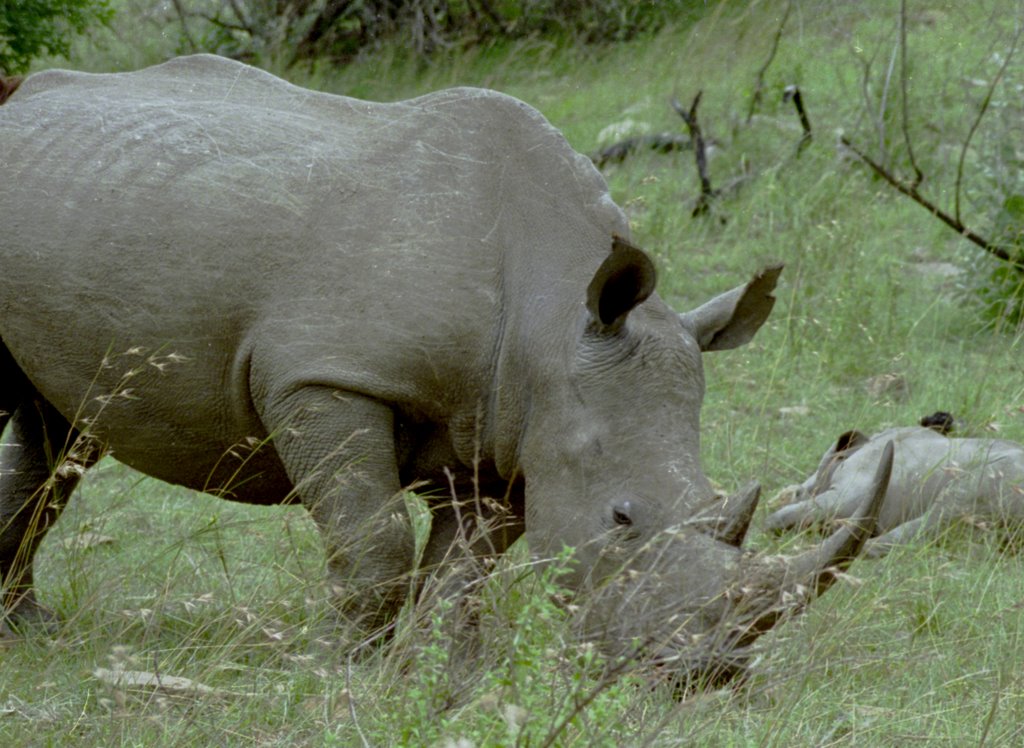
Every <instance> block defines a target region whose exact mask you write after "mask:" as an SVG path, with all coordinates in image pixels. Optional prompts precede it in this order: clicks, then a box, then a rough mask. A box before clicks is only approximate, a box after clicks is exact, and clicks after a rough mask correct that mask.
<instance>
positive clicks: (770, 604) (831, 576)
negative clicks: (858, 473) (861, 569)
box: [730, 442, 893, 648]
mask: <svg viewBox="0 0 1024 748" xmlns="http://www.w3.org/2000/svg"><path fill="white" fill-rule="evenodd" d="M892 460H893V445H892V442H889V443H887V444H886V445H885V448H884V449H883V451H882V459H881V461H880V462H879V464H878V469H877V470H876V471H875V477H874V480H873V481H872V483H871V487H870V489H869V493H870V497H869V498H868V499H867V500H866V502H865V504H864V505H863V506H862V508H861V510H860V512H858V513H857V515H856V516H854V517H852V518H851V519H849V520H847V521H846V522H845V523H844V526H843V527H841V528H840V529H838V530H837V531H836V532H835V533H833V534H832V535H831V536H830V537H828V538H827V539H826V540H825V541H824V542H822V543H821V545H819V546H818V547H816V548H813V549H811V550H809V551H805V552H804V553H801V554H799V555H797V556H794V557H791V558H779V557H774V558H767V559H765V558H761V559H754V560H753V562H752V563H753V566H754V568H752V569H750V570H749V573H750V576H751V577H752V578H753V579H754V580H756V581H755V582H754V585H753V590H752V592H753V593H754V594H751V593H750V592H748V593H747V594H745V595H744V598H745V600H744V604H743V605H742V606H741V607H742V609H745V610H747V611H752V613H751V614H748V615H745V616H743V618H744V619H745V620H744V622H743V623H741V624H740V625H739V626H737V627H736V629H735V630H734V636H733V637H730V638H731V640H732V642H733V644H732V646H734V647H737V648H740V647H744V646H746V645H748V644H750V643H751V642H752V641H754V640H755V639H756V638H757V637H759V636H760V635H761V634H763V633H765V632H766V631H768V630H769V629H771V628H772V626H774V625H775V624H776V623H778V621H779V620H781V619H782V618H784V617H788V616H791V615H793V614H795V613H797V612H799V611H800V610H801V609H802V608H803V607H804V605H805V604H806V603H807V602H808V601H809V600H811V599H813V598H815V597H817V596H818V595H821V594H822V593H823V592H825V590H827V589H828V588H829V586H831V584H832V583H833V582H834V581H835V580H836V579H837V577H838V575H839V573H840V572H842V571H843V570H844V569H846V568H847V567H848V566H849V565H850V564H851V563H852V562H853V560H854V559H855V558H856V557H857V554H858V553H860V550H861V548H862V547H863V546H864V543H865V542H866V541H867V539H868V538H870V537H871V535H872V534H873V532H874V530H875V523H876V522H877V520H878V512H879V510H880V509H881V507H882V501H883V500H884V499H885V492H886V489H887V488H888V485H889V476H890V475H891V474H892ZM765 593H767V594H765ZM773 597H774V598H775V599H774V600H773V599H772V598H773Z"/></svg>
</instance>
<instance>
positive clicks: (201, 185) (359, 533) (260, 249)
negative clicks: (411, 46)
mask: <svg viewBox="0 0 1024 748" xmlns="http://www.w3.org/2000/svg"><path fill="white" fill-rule="evenodd" d="M0 148H2V151H0V252H2V262H3V272H2V274H0V341H2V345H0V378H2V381H3V383H4V386H3V388H2V392H0V410H2V411H5V412H6V415H4V416H2V417H0V418H2V420H0V427H2V426H3V425H4V424H5V423H6V422H7V420H8V418H9V420H10V428H9V429H8V437H7V438H8V440H9V441H10V442H11V445H12V446H10V447H7V448H5V449H4V451H3V456H2V463H0V466H2V469H3V472H4V474H3V476H2V478H0V480H2V483H0V518H2V519H3V521H4V523H3V525H2V526H0V527H2V534H0V573H2V574H3V575H4V577H5V579H6V590H7V592H6V603H5V604H6V609H7V613H8V616H9V617H10V618H11V619H12V620H18V619H19V618H20V619H28V618H31V617H33V616H36V615H40V616H41V615H43V613H44V611H43V609H42V608H41V606H40V605H39V604H38V603H37V601H36V600H35V597H34V595H33V593H32V556H33V555H34V553H35V549H36V546H37V545H38V542H39V540H40V539H41V537H42V535H43V534H44V533H45V530H46V528H47V527H49V526H50V524H52V522H53V521H54V520H55V519H56V517H57V515H58V514H59V511H60V508H61V507H62V506H63V503H64V501H65V500H66V498H67V496H68V495H69V493H70V492H71V491H72V489H73V488H74V486H75V484H76V482H77V481H78V478H79V475H80V473H81V472H82V471H83V470H84V468H87V467H88V466H89V465H90V464H92V462H93V461H95V459H96V458H97V456H98V455H99V454H100V453H101V451H102V450H110V451H111V452H112V454H113V455H114V456H115V457H116V458H117V459H118V460H120V461H122V462H124V463H126V464H128V465H130V466H132V467H134V468H136V469H138V470H140V471H142V472H144V473H147V474H149V475H152V476H155V477H157V478H160V479H162V480H165V481H169V482H172V483H177V484H181V485H183V486H187V487H189V488H193V489H196V490H201V491H207V492H210V493H213V494H217V495H220V496H223V497H225V498H229V499H234V500H238V501H245V502H251V503H257V504H267V503H274V502H281V501H301V503H302V504H303V505H305V506H306V507H307V508H308V509H309V511H310V512H311V513H312V515H313V517H314V519H315V520H316V523H317V525H318V527H319V528H320V530H321V533H322V535H323V538H324V543H325V546H326V549H327V552H328V568H329V573H330V576H331V581H332V585H333V591H334V593H335V595H336V597H337V605H338V608H339V610H340V611H341V613H342V614H343V615H344V616H345V617H347V618H348V619H349V620H350V621H351V622H352V624H353V625H355V626H358V627H360V628H361V629H362V630H369V629H372V628H373V627H375V626H379V625H383V624H386V623H387V622H389V621H391V620H392V619H393V617H394V615H395V613H396V610H397V608H398V606H399V605H400V603H401V601H402V600H403V598H404V596H405V595H406V593H407V591H408V589H409V580H410V575H412V574H414V572H415V567H416V562H415V559H414V553H413V548H414V544H413V536H412V531H411V528H410V523H409V519H408V517H407V515H406V512H405V509H404V507H403V506H402V504H401V501H400V499H398V498H397V497H399V496H400V489H401V488H402V487H403V486H405V485H409V484H410V483H412V482H413V481H427V482H428V483H429V485H430V486H431V487H432V488H433V489H435V490H434V491H433V492H432V493H430V492H428V495H430V496H433V497H434V501H435V504H434V507H433V528H432V531H431V535H430V538H429V541H428V543H427V547H426V550H425V552H424V557H423V560H422V564H421V570H425V571H426V572H429V571H430V570H432V569H435V568H436V567H438V565H440V564H441V562H442V560H443V559H445V558H446V557H448V556H447V554H448V553H449V551H450V549H451V547H452V541H453V539H454V538H456V537H457V536H458V534H459V517H461V518H462V519H463V520H465V521H467V522H468V521H469V520H470V519H471V515H472V514H473V512H474V511H475V510H477V509H481V510H484V513H485V514H486V513H487V512H486V510H485V509H484V507H485V505H483V504H476V503H473V502H470V503H469V504H466V505H463V507H462V509H461V511H460V512H459V513H456V512H455V511H453V509H452V507H451V505H450V500H449V499H446V498H445V497H446V496H447V494H448V490H447V489H448V479H447V477H446V475H445V472H444V471H445V469H446V468H447V469H449V470H450V471H451V474H452V478H453V482H454V485H455V488H456V490H458V491H459V492H461V493H462V495H464V496H465V495H469V496H472V494H473V490H472V485H473V479H474V471H475V470H476V472H477V474H478V478H479V486H480V492H481V493H482V494H483V495H485V496H495V497H506V500H505V502H504V503H505V504H506V507H505V514H504V516H503V518H502V521H501V524H502V525H503V527H502V529H501V531H500V532H496V533H494V534H493V535H492V536H491V537H490V538H489V539H487V540H486V542H481V543H479V544H478V545H477V547H476V548H474V549H473V550H474V552H476V553H480V554H490V553H500V552H502V551H504V550H505V548H506V547H507V546H508V545H509V544H510V543H511V542H512V541H514V540H515V539H516V538H517V537H518V536H519V535H520V534H521V533H522V532H523V531H524V530H525V533H526V535H527V538H528V541H529V545H530V549H531V552H532V553H533V554H534V555H535V556H536V557H538V558H540V559H544V558H550V557H552V556H553V555H555V554H557V553H559V552H560V551H561V550H562V549H563V548H564V547H566V546H570V547H573V548H575V549H576V551H575V555H574V557H573V559H574V567H573V568H574V571H573V572H572V573H571V574H569V575H567V578H566V580H565V581H566V583H567V584H569V585H572V586H575V587H577V588H583V589H593V590H595V594H594V599H595V600H596V601H598V602H597V603H595V604H594V605H593V606H591V608H590V610H591V613H592V616H591V618H590V619H588V620H589V621H590V622H589V623H587V624H586V626H585V627H586V629H587V631H588V635H593V636H595V637H596V638H600V639H602V641H604V643H605V644H608V645H609V646H612V647H615V646H620V647H621V646H625V644H624V643H626V642H633V641H636V640H642V641H644V642H647V643H653V644H654V645H657V646H661V645H662V644H663V643H666V642H668V641H669V640H671V639H672V638H673V636H674V634H675V633H677V632H678V631H679V630H680V626H679V625H677V624H676V623H674V621H676V620H677V619H680V618H685V619H686V620H687V621H688V622H689V623H687V628H686V630H687V631H688V632H698V633H699V632H702V631H703V632H707V631H709V630H711V629H712V628H714V627H716V626H719V625H720V624H721V621H722V617H723V616H724V615H725V613H726V610H725V609H724V608H722V605H721V601H722V600H723V599H724V598H723V596H724V595H725V592H726V591H727V590H728V589H732V588H735V589H739V588H740V587H742V588H743V589H746V590H751V591H753V592H750V593H749V594H748V595H747V597H748V598H749V600H748V603H747V604H745V607H744V605H739V604H738V603H737V601H736V600H735V599H733V600H731V601H730V602H729V610H737V609H743V610H746V611H747V615H746V619H745V620H746V623H745V624H744V625H746V626H748V627H749V626H751V625H753V624H755V623H757V622H759V621H764V620H768V619H769V618H773V617H777V613H776V612H774V608H772V606H773V605H775V604H776V603H777V602H778V600H779V599H781V597H782V596H784V595H786V594H788V592H789V591H790V588H793V589H798V588H797V587H796V585H805V586H806V585H808V584H810V585H811V586H812V587H814V588H817V587H818V585H817V584H815V580H819V579H821V580H826V579H828V578H829V575H830V574H831V570H830V568H829V567H831V565H832V564H840V565H842V564H846V563H849V561H850V560H851V559H852V558H853V556H854V555H855V554H856V552H857V550H858V549H859V547H860V543H861V541H862V540H863V534H864V532H866V531H868V529H869V528H870V525H871V524H872V518H871V514H870V512H868V513H866V514H865V516H864V522H863V523H862V524H863V527H862V528H858V529H857V530H856V531H852V532H850V531H844V533H839V534H837V536H836V538H834V539H832V540H831V541H829V542H831V543H832V544H831V545H828V543H826V544H825V545H823V547H822V549H819V550H818V551H816V553H817V554H818V555H816V556H804V557H798V558H796V559H794V560H793V565H792V568H790V567H789V566H786V565H784V567H785V569H787V570H788V571H785V573H781V572H780V571H779V570H780V568H783V567H780V566H779V564H778V562H776V561H771V562H769V561H761V560H754V559H750V558H749V557H747V556H746V555H744V554H743V553H742V552H741V551H739V550H738V548H737V547H736V546H738V545H739V543H740V542H741V541H742V538H743V534H744V533H745V531H746V527H747V524H748V523H749V518H750V514H751V512H752V511H753V507H754V505H755V504H756V499H757V495H758V489H757V486H756V485H753V486H751V487H749V488H748V490H746V491H745V492H743V493H742V494H740V495H739V496H737V497H734V498H732V499H728V500H721V499H720V497H717V496H716V495H715V494H714V492H713V491H712V489H711V486H710V484H709V482H708V480H707V479H706V478H705V476H704V473H703V470H702V467H701V464H700V457H699V448H700V442H699V417H700V406H701V400H702V397H703V393H704V378H703V372H702V364H701V351H702V350H719V349H725V348H731V347H734V346H736V345H741V344H743V343H745V342H747V341H748V340H749V339H750V338H751V337H752V336H753V335H754V333H755V332H756V330H757V329H758V328H759V327H760V325H761V324H762V323H763V321H764V319H765V318H766V317H767V315H768V313H769V312H770V310H771V307H772V303H773V298H772V296H771V292H772V289H773V288H774V286H775V280H776V278H777V276H778V273H779V268H772V269H769V270H767V271H765V272H763V273H762V274H761V275H759V276H757V277H756V278H755V279H754V280H753V281H751V282H750V283H749V284H747V285H746V286H741V287H739V288H737V289H734V290H733V291H731V292H728V293H726V294H723V295H722V296H720V297H717V298H716V299H713V300H711V301H709V302H708V303H707V304H705V305H703V306H701V307H699V308H698V309H696V310H694V311H692V312H689V313H686V314H683V315H678V314H677V313H675V312H674V311H672V310H671V309H670V308H669V307H668V306H667V305H666V304H665V303H664V302H663V301H662V300H661V299H660V298H659V297H658V296H657V295H656V294H654V293H653V289H654V280H655V277H654V268H653V265H652V264H651V262H650V260H649V259H648V257H647V256H646V255H645V254H644V253H643V252H642V251H640V250H638V249H636V248H634V247H632V246H631V245H629V243H628V241H627V240H626V239H625V238H614V239H613V237H627V236H628V226H627V222H626V219H625V217H624V215H623V213H622V211H621V210H620V209H619V208H618V207H617V206H616V205H615V204H614V203H613V202H612V201H611V199H610V198H609V196H608V192H607V187H606V185H605V183H604V181H603V179H602V178H601V176H600V175H599V174H598V173H597V172H596V170H595V169H594V168H593V166H592V165H591V164H590V163H589V162H588V161H587V160H586V159H585V158H584V157H582V156H580V155H579V154H577V153H575V152H574V151H573V150H572V149H571V148H570V147H569V146H568V144H567V143H566V142H565V140H564V139H563V138H562V136H561V135H560V134H559V133H558V132H557V131H556V130H555V129H554V128H552V127H551V126H550V125H549V124H548V123H547V122H546V121H545V120H544V119H543V118H542V117H541V116H540V115H539V114H538V113H537V112H536V111H534V110H533V109H531V108H529V107H528V106H526V105H525V104H523V103H521V102H519V101H516V100H514V99H512V98H509V97H507V96H503V95H501V94H498V93H495V92H492V91H484V90H474V89H454V90H449V91H442V92H439V93H435V94H430V95H427V96H424V97H421V98H418V99H413V100H410V101H403V102H397V103H394V104H376V103H369V102H363V101H357V100H352V99H346V98H342V97H337V96H332V95H327V94H321V93H315V92H312V91H308V90H304V89H300V88H297V87H294V86H291V85H289V84H287V83H285V82H283V81H281V80H279V79H277V78H274V77H273V76H270V75H268V74H266V73H264V72H261V71H259V70H256V69H253V68H249V67H247V66H244V65H241V64H238V63H234V62H231V61H227V60H224V59H219V58H215V57H210V56H194V57H188V58H181V59H178V60H174V61H171V62H169V63H166V64H164V65H161V66H157V67H154V68H150V69H147V70H143V71H140V72H137V73H131V74H118V75H86V74H78V73H70V72H64V71H50V72H46V73H40V74H37V75H34V76H31V77H29V78H28V79H26V80H25V81H24V83H23V84H22V85H21V87H20V88H19V89H18V91H17V92H16V93H15V94H14V95H13V96H12V97H11V99H10V100H9V101H8V102H7V103H6V104H5V105H3V106H2V107H0ZM12 414H13V415H12ZM474 466H476V467H474ZM50 476H53V480H52V481H49V482H47V479H48V478H49V477H50ZM869 499H870V497H869V496H868V495H867V494H865V498H864V501H865V504H867V503H869ZM812 562H813V563H812ZM622 571H625V572H633V573H625V574H619V572H622ZM636 572H639V573H640V574H639V575H638V574H637V573H636ZM616 574H619V576H618V577H616ZM644 575H646V576H644ZM639 577H642V578H643V579H644V582H643V590H644V596H645V598H646V599H647V600H648V601H649V602H650V603H651V604H654V605H655V606H656V610H657V612H658V615H665V616H666V618H665V619H655V620H652V619H651V618H650V617H649V616H644V615H635V614H636V613H639V612H640V611H638V610H632V608H631V605H632V603H631V602H630V601H631V600H633V599H634V598H635V593H636V592H637V590H638V589H639V583H638V582H636V581H635V580H636V579H638V578H639ZM419 578H422V575H421V577H419ZM608 580H613V583H612V582H609V581H608ZM630 580H634V581H630ZM800 589H802V588H800ZM609 590H614V591H615V592H614V594H613V593H612V592H609ZM755 599H756V600H758V601H761V602H762V603H763V604H760V603H759V607H757V609H756V610H755V609H754V608H755V606H753V605H752V603H750V600H755ZM769 600H770V601H771V602H770V603H769V602H765V601H769ZM711 601H715V602H713V603H712V602H711ZM630 611H632V614H630ZM623 612H626V613H627V614H630V615H628V617H625V618H624V617H622V616H621V615H619V614H621V613H623ZM669 614H670V615H669ZM609 617H611V618H614V619H615V625H614V626H610V625H609V624H608V621H609ZM698 619H699V620H700V624H699V625H697V624H696V623H694V621H697V620H698ZM594 622H596V623H594ZM748 638H749V637H748ZM728 641H731V642H732V643H734V644H735V643H737V642H738V641H739V640H738V639H737V637H736V636H733V638H732V639H729V640H728ZM687 646H689V647H690V648H691V649H692V648H693V646H694V645H693V643H692V642H691V641H689V640H688V643H687ZM720 650H721V647H717V645H716V647H715V648H713V647H711V646H704V647H703V649H702V650H700V652H698V653H697V654H693V653H689V654H687V655H686V657H687V658H689V659H687V660H686V661H687V662H694V663H696V665H694V667H696V668H705V669H709V668H711V669H713V668H714V667H715V665H714V663H715V662H718V661H722V657H726V656H725V655H721V656H720ZM671 651H675V650H671ZM726 660H728V658H727V657H726ZM728 662H732V660H728ZM686 667H688V665H687V666H686ZM730 667H731V665H730Z"/></svg>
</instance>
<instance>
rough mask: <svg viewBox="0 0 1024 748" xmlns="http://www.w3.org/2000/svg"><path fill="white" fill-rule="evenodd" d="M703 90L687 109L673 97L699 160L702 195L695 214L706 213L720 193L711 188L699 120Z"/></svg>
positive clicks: (674, 107) (705, 148)
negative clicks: (698, 110)
mask: <svg viewBox="0 0 1024 748" xmlns="http://www.w3.org/2000/svg"><path fill="white" fill-rule="evenodd" d="M703 93H704V92H703V91H698V92H697V95H696V96H694V97H693V103H692V104H690V108H689V109H686V108H685V107H684V106H683V105H682V104H681V103H680V102H679V99H677V98H675V97H674V96H673V97H672V108H673V109H675V110H676V113H677V114H678V115H679V116H680V117H682V118H683V122H685V123H686V128H687V129H688V130H689V131H690V140H691V141H692V142H693V153H694V156H695V157H696V160H697V174H698V175H699V176H700V197H698V198H697V204H696V205H695V206H694V208H693V213H692V215H693V216H699V215H704V214H705V213H707V212H708V208H709V207H710V204H711V200H712V199H713V198H714V197H715V196H716V195H717V194H718V193H717V192H716V191H715V190H713V189H711V178H710V177H709V176H708V155H707V146H706V145H705V143H704V135H703V133H701V130H700V123H699V122H698V121H697V107H698V106H700V97H701V95H702V94H703Z"/></svg>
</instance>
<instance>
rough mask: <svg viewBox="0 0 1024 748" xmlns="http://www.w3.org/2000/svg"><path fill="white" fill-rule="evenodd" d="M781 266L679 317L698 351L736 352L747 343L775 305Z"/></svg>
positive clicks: (773, 267)
mask: <svg viewBox="0 0 1024 748" xmlns="http://www.w3.org/2000/svg"><path fill="white" fill-rule="evenodd" d="M781 272H782V265H772V266H770V267H767V268H765V269H764V270H762V271H761V272H760V273H758V274H757V275H755V276H754V278H753V280H751V281H750V282H749V283H748V284H747V285H745V286H739V287H737V288H734V289H733V290H731V291H727V292H726V293H724V294H722V295H721V296H716V297H715V298H713V299H712V300H711V301H709V302H708V303H706V304H703V305H701V306H699V307H697V308H696V309H694V310H693V311H692V312H684V313H683V314H680V315H679V318H680V319H681V320H682V321H683V325H684V326H686V328H687V329H688V330H690V332H691V333H693V337H694V338H696V340H697V343H698V345H700V349H701V350H702V351H721V350H725V349H727V348H736V347H738V346H741V345H743V344H744V343H747V342H749V341H750V339H751V338H753V337H754V333H756V332H757V330H758V328H760V327H761V325H762V324H764V321H765V320H766V319H768V315H769V314H770V313H771V311H772V307H773V306H774V305H775V297H774V296H773V295H772V291H774V290H775V283H776V281H778V279H779V273H781Z"/></svg>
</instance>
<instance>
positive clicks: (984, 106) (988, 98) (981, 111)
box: [953, 25, 1024, 221]
mask: <svg viewBox="0 0 1024 748" xmlns="http://www.w3.org/2000/svg"><path fill="white" fill-rule="evenodd" d="M1022 32H1024V25H1018V26H1017V33H1016V34H1014V35H1013V41H1012V42H1011V43H1010V49H1009V51H1008V52H1007V53H1006V59H1004V60H1003V64H1002V65H1000V66H999V72H997V73H996V75H995V77H994V78H993V79H992V82H991V83H990V84H989V87H988V91H986V92H985V98H984V99H983V100H982V102H981V106H980V107H979V108H978V116H977V117H975V118H974V122H973V123H972V124H971V129H970V130H968V132H967V137H966V138H965V139H964V145H963V148H961V149H960V160H959V162H958V163H957V165H956V185H955V187H954V190H953V205H954V211H953V212H954V216H955V217H956V220H957V221H959V220H960V187H961V183H962V182H963V178H964V161H965V160H966V158H967V148H968V147H969V146H970V144H971V138H973V137H974V133H975V132H976V131H977V129H978V127H979V126H980V125H981V118H982V117H984V116H985V112H986V111H988V105H989V104H990V103H991V102H992V94H993V93H994V92H995V90H996V86H997V85H999V81H1000V79H1002V77H1003V74H1004V73H1005V72H1006V68H1007V66H1008V65H1009V64H1010V60H1011V59H1013V54H1014V52H1016V50H1017V43H1018V42H1019V41H1020V36H1021V33H1022Z"/></svg>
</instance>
